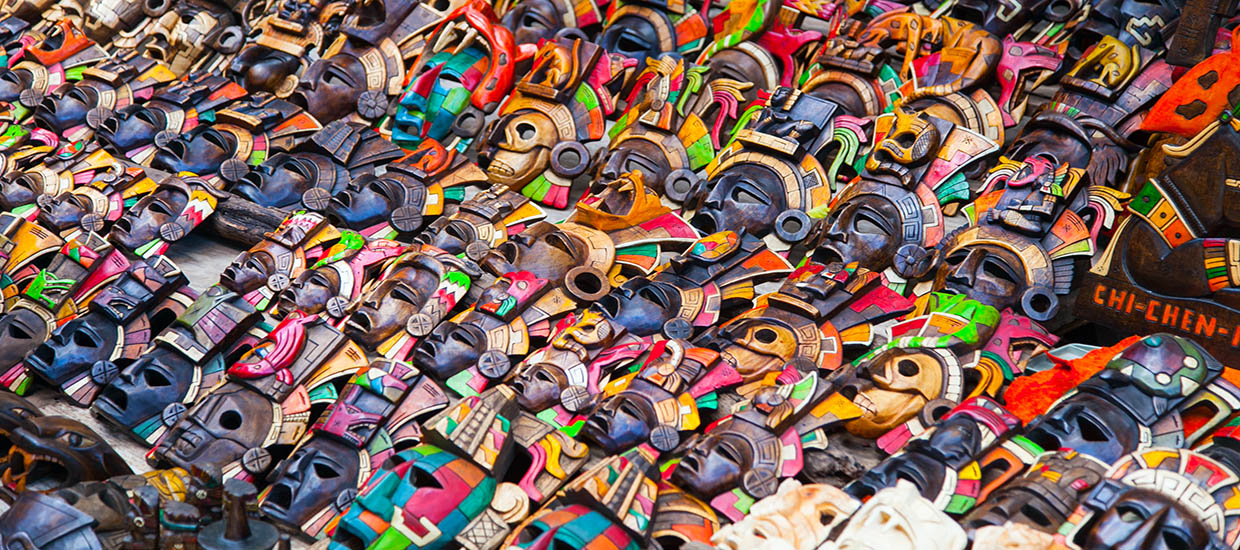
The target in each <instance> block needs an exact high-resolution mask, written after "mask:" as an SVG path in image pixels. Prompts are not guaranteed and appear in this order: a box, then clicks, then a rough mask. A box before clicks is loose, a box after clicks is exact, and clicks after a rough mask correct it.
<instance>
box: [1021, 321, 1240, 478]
mask: <svg viewBox="0 0 1240 550" xmlns="http://www.w3.org/2000/svg"><path fill="white" fill-rule="evenodd" d="M1218 368H1219V364H1218V361H1216V360H1215V359H1213V358H1212V357H1211V356H1210V354H1209V353H1207V352H1206V351H1205V350H1204V349H1203V348H1202V347H1201V346H1199V345H1197V344H1196V343H1194V342H1192V341H1190V340H1188V339H1185V338H1180V337H1177V336H1172V335H1170V334H1165V333H1164V334H1155V335H1151V336H1147V337H1145V338H1142V339H1141V340H1139V341H1137V342H1135V343H1133V344H1132V345H1130V346H1128V347H1127V348H1125V349H1124V350H1123V351H1122V352H1121V353H1120V354H1119V355H1117V356H1116V357H1115V358H1113V359H1112V360H1111V361H1109V362H1108V363H1107V365H1106V368H1104V369H1103V370H1101V371H1099V372H1098V373H1097V374H1095V375H1093V376H1092V377H1090V378H1089V379H1088V380H1086V381H1084V382H1082V383H1081V384H1080V385H1078V386H1077V388H1076V389H1075V390H1073V391H1071V392H1069V393H1068V394H1067V395H1065V396H1064V397H1062V398H1060V400H1059V401H1057V402H1056V403H1055V405H1053V406H1052V407H1051V409H1050V410H1049V411H1047V412H1046V414H1044V415H1042V416H1040V417H1038V418H1037V419H1035V420H1034V421H1032V422H1030V423H1029V425H1028V426H1027V427H1026V428H1025V430H1024V433H1023V438H1024V439H1027V440H1028V441H1029V442H1032V443H1033V444H1034V446H1036V447H1038V448H1041V449H1059V448H1070V449H1074V450H1076V451H1078V452H1080V453H1082V454H1087V455H1090V456H1092V457H1094V458H1096V459H1098V460H1101V461H1102V462H1104V463H1108V464H1109V463H1113V462H1114V461H1116V460H1118V459H1119V457H1120V456H1122V455H1124V454H1126V453H1131V452H1133V451H1137V450H1139V449H1142V448H1144V447H1146V446H1148V445H1167V446H1174V447H1181V446H1189V445H1191V444H1192V443H1194V442H1196V441H1198V440H1200V439H1201V438H1202V437H1204V436H1205V434H1206V433H1208V432H1209V431H1211V430H1212V429H1213V428H1214V427H1215V426H1218V425H1219V423H1221V422H1222V421H1223V420H1224V419H1225V418H1226V416H1227V415H1229V414H1231V413H1230V412H1229V411H1230V410H1231V407H1230V406H1228V405H1226V404H1225V400H1226V399H1227V398H1228V397H1227V396H1229V395H1231V394H1233V393H1234V391H1235V390H1234V386H1232V385H1231V384H1230V383H1228V382H1226V381H1225V380H1222V379H1219V378H1218V377H1217V376H1216V375H1215V374H1214V373H1215V372H1218ZM1160 374H1161V376H1160ZM1207 403H1208V405H1207ZM1194 406H1200V409H1199V410H1203V411H1210V412H1211V413H1212V414H1207V415H1204V416H1202V417H1201V418H1198V419H1196V421H1195V422H1193V423H1192V424H1190V425H1185V424H1182V423H1181V422H1180V421H1179V420H1164V417H1170V418H1177V419H1178V418H1180V415H1181V414H1182V413H1183V411H1187V410H1189V409H1192V408H1193V407H1194ZM1211 409H1212V411H1211ZM1095 427H1096V428H1097V429H1096V430H1095ZM1018 439H1019V438H1018Z"/></svg>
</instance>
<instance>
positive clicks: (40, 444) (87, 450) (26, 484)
mask: <svg viewBox="0 0 1240 550" xmlns="http://www.w3.org/2000/svg"><path fill="white" fill-rule="evenodd" d="M9 437H10V440H11V441H12V442H13V447H12V448H11V449H10V450H9V455H8V465H9V468H8V469H7V470H5V472H4V475H3V478H2V479H3V482H4V484H5V485H7V486H9V487H10V488H12V489H14V490H17V491H22V490H33V491H51V490H55V489H60V488H63V487H67V486H70V485H74V484H77V483H80V482H83V481H101V480H104V479H107V478H109V477H112V476H117V475H125V474H131V473H133V471H132V470H130V469H129V465H127V464H126V463H125V460H124V459H122V458H121V456H120V455H119V454H117V453H116V451H115V450H113V449H112V447H111V446H110V445H108V444H107V442H106V441H105V440H104V438H103V437H101V436H100V435H99V434H97V433H95V431H94V430H91V429H90V428H88V427H87V426H86V425H85V424H82V423H81V422H78V421H76V420H72V419H69V418H64V417H59V416H42V417H35V418H33V419H31V420H30V421H29V423H26V424H24V425H23V426H20V427H18V428H17V429H16V430H14V431H13V433H12V434H10V436H9Z"/></svg>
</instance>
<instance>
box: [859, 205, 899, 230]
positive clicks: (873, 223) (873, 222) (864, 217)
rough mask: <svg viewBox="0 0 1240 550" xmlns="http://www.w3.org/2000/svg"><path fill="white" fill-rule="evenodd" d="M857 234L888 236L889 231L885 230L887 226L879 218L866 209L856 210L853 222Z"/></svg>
mask: <svg viewBox="0 0 1240 550" xmlns="http://www.w3.org/2000/svg"><path fill="white" fill-rule="evenodd" d="M853 223H854V224H855V225H854V228H855V229H856V231H857V233H867V234H870V235H890V234H891V231H890V230H889V229H887V224H886V223H885V222H884V221H883V220H882V218H881V217H879V216H877V215H875V213H873V212H870V211H868V210H866V209H860V210H857V218H856V221H854V222H853Z"/></svg>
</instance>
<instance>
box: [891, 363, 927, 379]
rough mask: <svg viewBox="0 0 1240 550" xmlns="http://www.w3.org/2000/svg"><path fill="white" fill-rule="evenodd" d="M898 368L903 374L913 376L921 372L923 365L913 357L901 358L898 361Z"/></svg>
mask: <svg viewBox="0 0 1240 550" xmlns="http://www.w3.org/2000/svg"><path fill="white" fill-rule="evenodd" d="M896 370H897V371H899V372H900V375H902V376H908V377H913V376H917V375H918V374H920V373H921V366H920V365H918V364H917V362H916V361H913V360H912V359H901V360H900V361H898V362H897V363H896Z"/></svg>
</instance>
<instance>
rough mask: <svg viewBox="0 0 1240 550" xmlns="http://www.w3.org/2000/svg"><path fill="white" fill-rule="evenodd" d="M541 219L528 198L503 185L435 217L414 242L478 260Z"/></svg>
mask: <svg viewBox="0 0 1240 550" xmlns="http://www.w3.org/2000/svg"><path fill="white" fill-rule="evenodd" d="M544 217H546V213H545V212H543V211H542V210H541V209H539V208H538V207H537V206H535V205H534V204H533V203H531V202H530V199H529V197H526V196H525V195H522V194H520V193H517V192H515V191H509V190H508V189H507V188H505V187H503V186H499V187H492V188H490V189H486V190H484V191H482V192H480V193H478V194H477V195H474V196H473V197H472V198H470V199H469V200H466V201H464V202H462V203H461V204H460V205H459V206H458V207H457V209H456V211H455V212H451V213H449V214H446V215H443V216H440V217H438V218H436V219H435V221H433V222H431V224H430V225H429V226H427V228H426V229H425V230H423V231H422V232H421V233H419V234H418V235H417V236H415V237H414V242H420V243H424V244H428V245H431V246H433V247H435V248H438V249H440V250H443V251H444V252H448V253H450V254H466V256H467V257H468V258H469V259H471V260H474V261H479V260H482V259H483V258H484V257H485V256H486V255H487V254H489V253H490V252H491V249H492V248H495V247H496V246H499V245H500V244H502V243H503V242H505V241H507V240H508V237H509V236H510V235H513V234H516V233H518V232H520V230H521V229H524V227H525V224H530V223H534V222H536V221H539V220H541V219H542V218H544ZM475 243H477V244H475Z"/></svg>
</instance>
